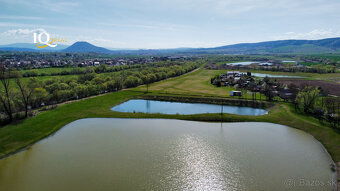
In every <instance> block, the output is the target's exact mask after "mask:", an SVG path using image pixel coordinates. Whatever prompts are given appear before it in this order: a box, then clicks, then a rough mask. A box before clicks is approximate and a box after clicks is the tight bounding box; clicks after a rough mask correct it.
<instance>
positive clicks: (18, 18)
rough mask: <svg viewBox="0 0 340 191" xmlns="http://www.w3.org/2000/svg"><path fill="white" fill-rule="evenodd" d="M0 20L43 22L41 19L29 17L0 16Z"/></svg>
mask: <svg viewBox="0 0 340 191" xmlns="http://www.w3.org/2000/svg"><path fill="white" fill-rule="evenodd" d="M0 19H17V20H44V19H45V18H43V17H31V16H6V15H0Z"/></svg>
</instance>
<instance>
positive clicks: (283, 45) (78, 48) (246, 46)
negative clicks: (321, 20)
mask: <svg viewBox="0 0 340 191" xmlns="http://www.w3.org/2000/svg"><path fill="white" fill-rule="evenodd" d="M1 50H3V51H32V52H37V51H41V52H73V53H74V52H79V53H85V52H86V53H87V52H94V53H100V54H136V55H162V54H279V53H285V54H289V53H301V54H311V53H340V38H328V39H321V40H278V41H267V42H259V43H241V44H234V45H227V46H220V47H215V48H177V49H139V50H117V49H116V50H110V49H107V48H103V47H98V46H94V45H92V44H90V43H88V42H84V41H81V42H76V43H74V44H72V45H71V46H66V45H59V44H58V46H57V47H55V48H50V47H46V48H42V49H40V48H37V47H36V45H35V44H30V43H16V44H10V45H0V51H1Z"/></svg>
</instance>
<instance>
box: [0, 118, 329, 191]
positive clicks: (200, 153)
mask: <svg viewBox="0 0 340 191" xmlns="http://www.w3.org/2000/svg"><path fill="white" fill-rule="evenodd" d="M331 163H332V160H331V159H330V157H329V156H328V155H327V153H326V152H325V151H324V149H323V147H322V146H321V144H319V142H317V141H316V140H315V139H313V138H312V137H311V136H310V135H308V134H306V133H304V132H302V131H299V130H296V129H293V128H289V127H286V126H282V125H276V124H271V123H223V124H221V123H204V122H191V121H181V120H167V119H97V118H94V119H82V120H78V121H75V122H72V123H70V124H68V125H66V126H65V127H64V128H63V129H62V130H60V131H59V132H57V133H56V134H55V135H53V136H52V137H49V138H47V139H44V140H43V141H40V142H39V143H37V144H35V145H33V146H32V147H31V148H30V149H28V150H25V151H22V152H20V153H17V154H15V155H12V156H10V157H8V158H5V159H1V160H0V190H3V191H46V190H48V191H61V190H62V191H76V190H77V191H78V190H81V191H94V190H101V191H106V190H108V191H111V190H231V191H233V190H235V191H236V190H237V191H239V190H275V191H280V190H318V191H322V190H327V191H328V190H332V188H333V186H334V184H332V181H333V179H334V178H335V173H334V172H332V171H331V170H330V164H331Z"/></svg>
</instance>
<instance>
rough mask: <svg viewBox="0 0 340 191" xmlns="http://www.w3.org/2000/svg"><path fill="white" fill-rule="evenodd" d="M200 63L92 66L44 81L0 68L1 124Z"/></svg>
mask: <svg viewBox="0 0 340 191" xmlns="http://www.w3.org/2000/svg"><path fill="white" fill-rule="evenodd" d="M200 65H201V64H200V63H198V62H178V63H176V64H174V63H171V64H168V63H161V64H156V65H155V64H151V65H147V66H143V67H139V68H137V69H130V70H121V71H119V72H114V73H110V74H99V73H96V72H95V69H94V70H88V71H87V72H85V73H82V74H79V75H77V76H75V77H71V78H57V77H51V78H49V79H46V80H44V81H39V80H38V79H37V78H35V77H29V78H24V77H23V75H22V74H21V73H20V72H18V71H17V70H14V69H7V68H5V67H0V83H1V84H0V114H2V120H1V123H2V124H4V123H8V122H12V121H13V120H17V119H22V118H26V117H28V116H30V115H32V113H31V112H30V110H32V109H37V108H41V107H47V106H51V105H55V104H58V103H62V102H65V101H69V100H76V99H81V98H85V97H89V96H94V95H99V94H102V93H107V92H113V91H118V90H121V89H122V88H131V87H136V86H138V85H142V84H150V83H153V82H156V81H160V80H163V79H166V78H169V77H175V76H179V75H182V74H184V73H187V72H189V71H192V70H194V69H195V68H197V67H199V66H200ZM155 66H157V67H155Z"/></svg>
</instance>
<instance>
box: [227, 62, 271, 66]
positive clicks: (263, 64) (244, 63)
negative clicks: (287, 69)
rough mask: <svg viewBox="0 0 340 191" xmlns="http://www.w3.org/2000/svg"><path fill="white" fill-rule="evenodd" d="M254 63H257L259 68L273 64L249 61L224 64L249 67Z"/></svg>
mask: <svg viewBox="0 0 340 191" xmlns="http://www.w3.org/2000/svg"><path fill="white" fill-rule="evenodd" d="M254 63H258V64H259V65H260V66H265V65H268V66H270V65H273V63H269V62H256V61H250V62H232V63H226V64H227V65H234V66H237V65H242V66H246V65H251V64H254Z"/></svg>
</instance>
